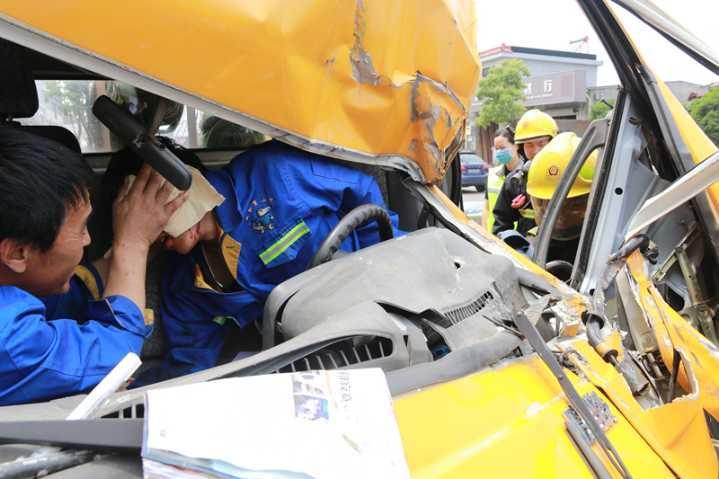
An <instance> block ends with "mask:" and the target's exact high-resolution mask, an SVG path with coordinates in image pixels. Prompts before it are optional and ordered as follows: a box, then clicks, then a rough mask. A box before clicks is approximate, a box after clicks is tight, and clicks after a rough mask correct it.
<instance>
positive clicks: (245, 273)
mask: <svg viewBox="0 0 719 479" xmlns="http://www.w3.org/2000/svg"><path fill="white" fill-rule="evenodd" d="M205 176H206V178H207V180H208V181H209V182H210V183H211V184H212V185H213V186H214V188H215V189H216V190H217V191H218V192H219V193H220V194H221V195H222V196H224V197H225V201H224V202H223V203H222V204H220V205H219V206H217V207H216V208H214V210H211V211H210V212H208V213H207V214H205V216H204V217H203V218H202V219H201V220H200V222H199V223H197V224H195V225H194V226H193V227H191V228H190V229H189V230H188V231H186V232H185V233H183V234H181V235H180V236H178V237H177V238H169V237H168V238H167V239H166V240H165V242H164V243H165V246H166V248H168V249H170V250H174V251H176V252H177V253H180V255H176V257H175V258H172V259H171V261H170V262H169V263H170V264H171V266H170V270H169V271H166V273H165V275H164V278H165V280H164V283H163V287H162V296H163V299H162V320H163V325H164V328H165V331H166V337H167V340H168V342H169V346H170V352H169V364H168V365H167V369H166V371H165V372H166V373H168V372H169V374H171V375H177V374H182V373H187V372H191V371H198V370H201V369H204V368H208V367H211V366H214V365H215V364H216V363H217V361H218V358H219V356H220V352H221V350H222V347H223V345H224V338H225V333H226V327H227V326H229V324H226V323H234V324H236V325H237V326H239V327H241V328H243V327H245V326H247V325H249V324H251V323H252V322H253V321H255V320H258V319H259V318H260V317H261V315H262V308H263V306H264V302H265V300H266V299H267V296H268V295H269V294H270V292H271V291H272V289H273V288H274V287H275V286H276V285H278V284H280V283H281V282H283V281H285V280H286V279H288V278H290V277H292V276H294V275H296V274H298V273H301V272H303V271H304V270H305V269H307V267H308V265H309V263H310V261H311V259H312V256H313V255H314V254H315V252H316V251H317V250H318V248H319V246H320V244H321V243H322V241H323V240H324V239H325V238H326V237H327V235H328V234H329V233H330V231H332V229H333V228H334V227H335V225H337V223H338V222H339V220H340V219H341V218H342V217H343V216H344V215H345V214H346V213H348V212H349V211H350V210H352V209H354V208H355V207H357V206H360V205H363V204H367V203H374V204H378V205H381V206H383V205H384V199H383V197H382V194H381V192H380V189H379V186H378V184H377V182H376V181H375V179H374V178H373V177H372V176H370V175H368V174H365V173H363V172H361V171H358V170H356V169H354V168H350V167H348V166H345V165H342V164H340V163H337V162H335V161H332V160H329V159H327V158H324V157H322V156H319V155H315V154H312V153H307V152H305V151H302V150H299V149H295V148H292V147H290V146H287V145H285V144H283V143H279V142H275V141H272V142H269V143H265V144H263V145H259V146H256V147H254V148H251V149H249V150H248V151H246V152H244V153H242V154H240V155H239V156H237V157H236V158H235V159H234V160H233V161H232V162H231V163H230V164H229V165H227V166H226V167H225V168H222V169H221V170H215V171H208V172H206V173H205ZM391 216H392V218H393V223H394V224H395V225H396V217H395V216H394V215H391ZM378 241H379V234H378V228H377V225H376V224H374V223H369V224H367V225H365V226H363V227H361V228H358V229H357V230H356V231H355V232H354V234H353V235H352V236H351V237H350V238H348V239H347V241H345V243H344V244H343V245H342V249H343V250H345V251H354V250H357V249H359V248H363V247H365V246H368V245H371V244H374V243H376V242H378ZM196 246H198V247H196ZM198 250H199V251H198ZM191 252H192V253H193V254H188V253H191Z"/></svg>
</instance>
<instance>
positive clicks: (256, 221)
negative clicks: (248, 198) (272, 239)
mask: <svg viewBox="0 0 719 479" xmlns="http://www.w3.org/2000/svg"><path fill="white" fill-rule="evenodd" d="M245 220H247V221H248V222H250V224H251V225H252V229H253V230H255V231H257V232H258V233H260V234H263V233H264V232H265V231H269V230H273V229H275V216H274V214H273V213H272V198H263V199H261V200H259V201H258V200H252V206H250V207H249V208H248V210H247V215H246V216H245Z"/></svg>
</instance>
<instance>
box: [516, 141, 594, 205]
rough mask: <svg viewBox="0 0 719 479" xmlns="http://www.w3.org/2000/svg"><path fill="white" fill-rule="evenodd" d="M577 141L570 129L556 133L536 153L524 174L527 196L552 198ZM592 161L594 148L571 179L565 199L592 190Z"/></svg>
mask: <svg viewBox="0 0 719 479" xmlns="http://www.w3.org/2000/svg"><path fill="white" fill-rule="evenodd" d="M579 141H580V138H579V137H578V136H577V135H575V134H574V133H572V132H566V133H560V134H559V135H557V136H556V137H554V139H553V140H552V141H550V142H549V143H547V146H545V147H544V148H542V150H541V151H540V152H539V153H537V156H535V157H534V160H532V164H531V166H530V167H529V173H528V175H527V193H528V194H529V195H530V196H533V197H535V198H541V199H544V200H548V199H550V198H551V197H552V195H553V194H554V191H555V190H556V189H557V186H559V181H560V180H561V178H562V175H563V174H564V170H566V168H567V165H568V164H569V160H571V159H572V155H573V154H574V151H575V150H576V149H577V145H579ZM596 162H597V152H596V150H595V151H593V152H592V154H591V155H589V158H587V160H586V161H585V162H584V165H583V166H582V169H581V170H579V175H577V178H576V179H575V180H574V184H573V185H572V188H571V189H570V190H569V194H568V195H567V198H574V197H575V196H581V195H586V194H588V193H589V191H590V190H591V189H592V179H593V178H594V167H595V165H596Z"/></svg>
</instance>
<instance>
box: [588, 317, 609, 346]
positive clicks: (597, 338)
mask: <svg viewBox="0 0 719 479" xmlns="http://www.w3.org/2000/svg"><path fill="white" fill-rule="evenodd" d="M584 325H585V326H586V328H587V339H588V340H589V345H590V346H592V347H593V348H596V347H597V346H599V344H600V343H601V342H602V340H603V338H602V328H603V327H604V320H603V319H602V318H601V317H599V316H597V315H596V314H587V315H586V316H585V320H584Z"/></svg>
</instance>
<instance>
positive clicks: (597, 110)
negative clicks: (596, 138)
mask: <svg viewBox="0 0 719 479" xmlns="http://www.w3.org/2000/svg"><path fill="white" fill-rule="evenodd" d="M605 101H606V103H605V102H604V101H598V102H595V103H594V104H593V105H592V108H591V109H590V110H589V121H594V120H597V119H599V118H604V117H605V116H607V113H609V112H610V111H611V109H612V108H614V100H608V101H607V100H605ZM607 103H608V104H607Z"/></svg>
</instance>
